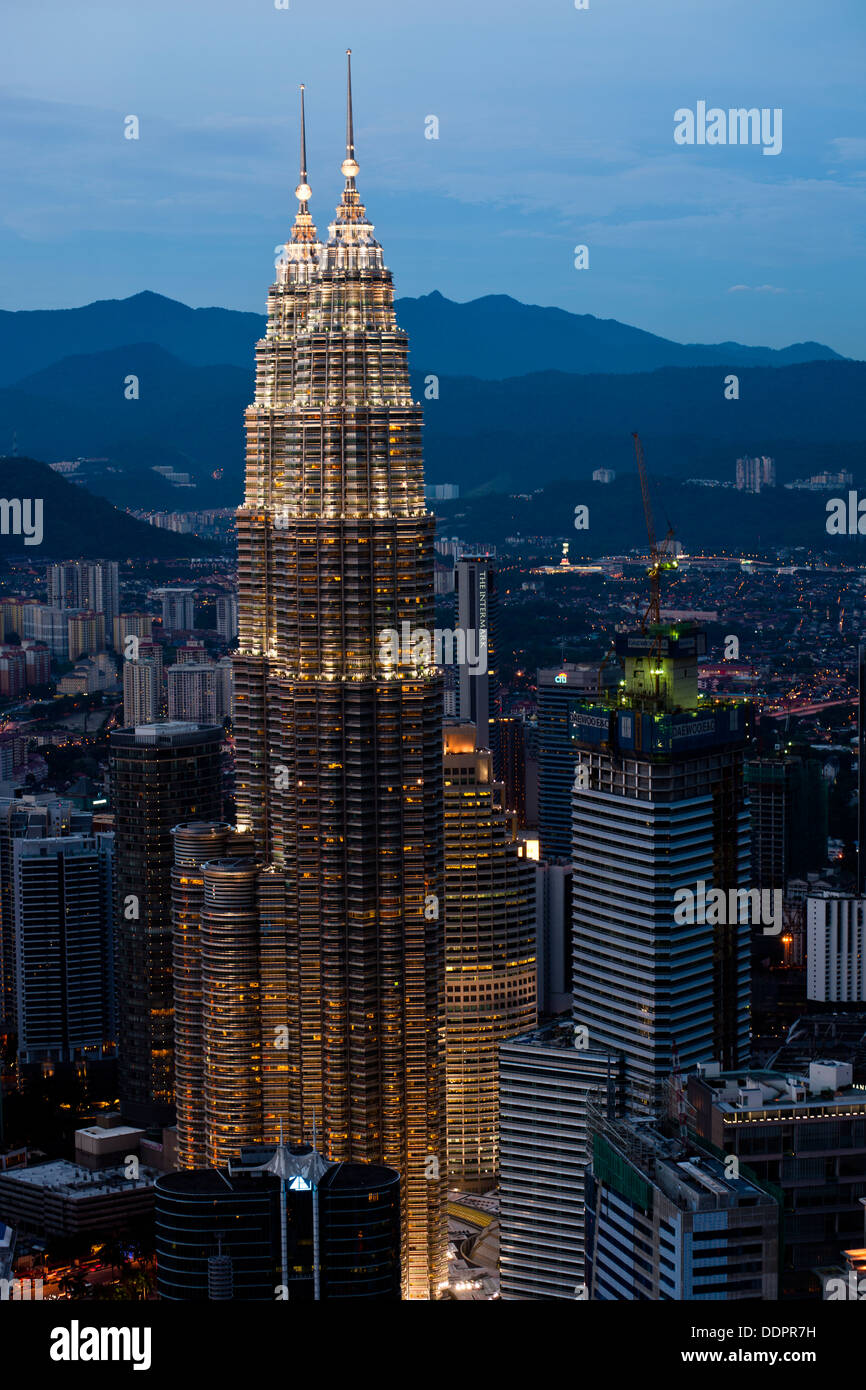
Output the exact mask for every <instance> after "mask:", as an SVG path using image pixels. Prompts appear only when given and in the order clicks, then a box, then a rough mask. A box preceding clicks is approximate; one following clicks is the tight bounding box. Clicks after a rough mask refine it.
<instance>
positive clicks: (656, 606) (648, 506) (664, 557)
mask: <svg viewBox="0 0 866 1390" xmlns="http://www.w3.org/2000/svg"><path fill="white" fill-rule="evenodd" d="M631 437H632V439H633V440H634V454H635V459H636V460H637V471H638V477H639V478H640V490H641V496H642V497H643V511H644V517H645V519H646V531H647V538H648V540H649V553H650V565H649V569H648V570H647V574H648V575H649V582H650V601H649V606H648V608H647V610H646V612H645V613H644V616H643V622H642V624H641V627H642V630H643V631H644V632H646V628H647V620H648V619H649V622H650V623H660V622H661V601H662V600H661V581H660V579H659V572H660V571H661V570H663V569H675V568H676V561H675V560H674V561H673V562H671V560H670V559H669V558H668V557H669V554H670V552H669V550H668V545H669V543H670V541H671V540H672V539H673V534H674V533H673V529H672V528H670V527H669V528H668V532H667V535H666V536H665V538H664V540H663V541H662V543H661V545H659V543H658V541H657V539H656V528H655V521H654V520H653V509H652V500H651V498H650V489H649V477H648V475H647V470H646V460H645V458H644V453H643V445H642V444H641V442H640V435H639V434H638V433H637V432H636V431H633V432H632V436H631Z"/></svg>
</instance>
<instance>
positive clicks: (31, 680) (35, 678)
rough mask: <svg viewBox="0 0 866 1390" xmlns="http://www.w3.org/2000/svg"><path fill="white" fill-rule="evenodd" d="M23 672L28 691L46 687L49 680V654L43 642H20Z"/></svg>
mask: <svg viewBox="0 0 866 1390" xmlns="http://www.w3.org/2000/svg"><path fill="white" fill-rule="evenodd" d="M21 650H22V652H23V653H24V670H25V675H26V679H27V687H28V689H32V688H33V686H36V685H47V684H48V682H49V680H50V679H51V653H50V651H49V650H48V648H47V647H46V645H45V643H44V642H22V643H21Z"/></svg>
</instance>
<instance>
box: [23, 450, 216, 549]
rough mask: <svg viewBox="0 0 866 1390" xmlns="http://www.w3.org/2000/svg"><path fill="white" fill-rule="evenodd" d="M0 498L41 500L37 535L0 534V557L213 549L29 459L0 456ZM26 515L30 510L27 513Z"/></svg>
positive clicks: (32, 514) (204, 542)
mask: <svg viewBox="0 0 866 1390" xmlns="http://www.w3.org/2000/svg"><path fill="white" fill-rule="evenodd" d="M0 497H2V498H4V499H7V500H11V499H14V498H17V499H19V500H21V499H25V498H30V499H31V500H35V499H41V502H42V539H41V542H40V543H39V544H34V545H26V544H25V541H24V537H23V536H22V535H2V534H0V556H2V557H3V558H8V557H9V556H11V555H22V556H27V557H29V558H30V559H32V560H46V559H52V560H61V559H63V560H77V559H81V560H96V559H102V560H126V559H131V558H135V559H137V558H139V557H145V558H147V559H154V558H165V559H172V558H177V557H181V556H194V555H207V554H211V553H213V547H212V546H210V545H209V544H208V543H207V542H206V541H201V540H197V539H196V538H195V537H193V536H181V535H178V534H177V533H176V532H174V531H164V530H161V529H160V528H158V527H156V526H149V525H148V524H147V522H144V521H137V520H136V519H135V517H132V516H127V514H126V513H125V512H121V511H118V510H117V508H116V507H113V506H112V505H111V503H110V502H106V501H105V499H104V498H102V497H95V496H94V495H93V493H90V492H87V491H86V490H85V489H84V488H82V487H78V486H75V485H74V484H73V483H69V482H67V481H66V479H65V478H62V477H61V476H60V474H59V473H54V472H53V471H52V470H51V469H50V468H49V467H48V466H47V465H46V464H44V463H39V462H38V461H37V460H36V459H32V458H0ZM30 515H31V517H33V516H34V513H33V512H32V511H31V514H30Z"/></svg>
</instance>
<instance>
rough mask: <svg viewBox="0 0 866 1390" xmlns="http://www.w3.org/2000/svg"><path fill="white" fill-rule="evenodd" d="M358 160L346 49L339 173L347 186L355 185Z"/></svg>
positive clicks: (350, 70) (348, 56) (349, 51)
mask: <svg viewBox="0 0 866 1390" xmlns="http://www.w3.org/2000/svg"><path fill="white" fill-rule="evenodd" d="M357 172H358V161H357V160H356V159H355V123H354V120H353V116H352V50H351V48H347V49H346V158H345V159H344V160H343V163H342V164H341V165H340V173H341V174H342V175H343V177H344V178H345V180H346V187H347V188H354V187H355V175H356V174H357Z"/></svg>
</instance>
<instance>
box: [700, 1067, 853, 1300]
mask: <svg viewBox="0 0 866 1390" xmlns="http://www.w3.org/2000/svg"><path fill="white" fill-rule="evenodd" d="M852 1076H853V1070H852V1067H851V1065H850V1063H847V1062H837V1061H835V1060H820V1061H817V1062H811V1063H810V1064H809V1066H808V1070H807V1071H806V1072H805V1074H801V1075H797V1074H786V1073H785V1072H778V1071H758V1070H752V1069H749V1070H740V1071H736V1072H720V1071H718V1070H717V1069H716V1068H715V1067H712V1066H711V1067H706V1068H703V1069H702V1072H701V1073H700V1074H697V1075H692V1076H689V1078H688V1081H687V1087H686V1100H687V1105H688V1108H687V1112H686V1113H687V1116H688V1122H689V1125H690V1127H691V1128H692V1129H693V1131H694V1133H695V1134H696V1136H697V1137H698V1138H699V1139H700V1140H701V1142H703V1143H705V1144H711V1145H713V1147H714V1148H715V1149H716V1150H719V1151H721V1152H723V1153H725V1154H736V1155H737V1157H738V1159H739V1160H740V1165H741V1171H742V1170H743V1168H744V1167H745V1166H746V1165H748V1168H749V1170H750V1176H751V1177H754V1179H755V1180H756V1181H757V1182H759V1183H760V1184H761V1185H762V1186H764V1187H770V1188H777V1189H779V1190H780V1193H781V1206H782V1232H781V1247H782V1257H781V1261H780V1270H779V1293H778V1297H779V1298H780V1299H789V1298H791V1299H801V1298H809V1297H813V1298H818V1297H820V1280H819V1278H818V1276H817V1273H816V1270H817V1267H818V1266H821V1265H829V1264H833V1263H834V1262H835V1261H837V1260H838V1259H839V1256H840V1254H841V1252H842V1250H844V1249H850V1248H852V1247H854V1246H857V1245H859V1244H860V1243H861V1241H862V1236H863V1207H862V1204H861V1197H862V1196H863V1194H864V1186H866V1092H864V1090H863V1088H862V1087H861V1086H857V1085H852Z"/></svg>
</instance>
